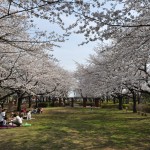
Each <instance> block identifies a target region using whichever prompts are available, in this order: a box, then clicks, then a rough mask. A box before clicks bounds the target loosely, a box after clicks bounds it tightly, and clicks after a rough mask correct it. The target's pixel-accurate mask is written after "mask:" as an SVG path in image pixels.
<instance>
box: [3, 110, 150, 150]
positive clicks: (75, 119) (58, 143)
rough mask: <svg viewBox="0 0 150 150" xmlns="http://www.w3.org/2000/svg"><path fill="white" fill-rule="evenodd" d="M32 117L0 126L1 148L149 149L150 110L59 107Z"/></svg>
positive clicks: (24, 149)
mask: <svg viewBox="0 0 150 150" xmlns="http://www.w3.org/2000/svg"><path fill="white" fill-rule="evenodd" d="M32 117H33V118H35V119H32V120H29V121H26V120H23V122H24V123H26V122H27V123H30V124H32V126H29V127H16V128H11V129H0V150H150V114H148V116H140V115H138V114H137V113H132V112H130V111H128V112H126V111H125V110H122V111H119V110H116V109H102V108H95V109H94V108H93V110H91V109H90V108H61V107H56V108H45V109H44V113H43V114H35V115H33V116H32Z"/></svg>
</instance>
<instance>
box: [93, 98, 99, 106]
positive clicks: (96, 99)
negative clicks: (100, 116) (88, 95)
mask: <svg viewBox="0 0 150 150" xmlns="http://www.w3.org/2000/svg"><path fill="white" fill-rule="evenodd" d="M94 101H95V107H99V98H95V99H94Z"/></svg>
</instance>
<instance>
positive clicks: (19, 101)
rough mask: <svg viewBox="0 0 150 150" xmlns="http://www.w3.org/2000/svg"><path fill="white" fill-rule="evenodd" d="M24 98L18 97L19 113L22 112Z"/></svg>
mask: <svg viewBox="0 0 150 150" xmlns="http://www.w3.org/2000/svg"><path fill="white" fill-rule="evenodd" d="M21 104H22V97H18V104H17V111H21Z"/></svg>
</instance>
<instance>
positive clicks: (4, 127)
mask: <svg viewBox="0 0 150 150" xmlns="http://www.w3.org/2000/svg"><path fill="white" fill-rule="evenodd" d="M16 127H18V126H1V127H0V129H10V128H16Z"/></svg>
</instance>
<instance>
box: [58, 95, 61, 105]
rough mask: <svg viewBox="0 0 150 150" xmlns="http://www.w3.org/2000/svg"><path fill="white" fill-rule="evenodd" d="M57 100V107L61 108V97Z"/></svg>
mask: <svg viewBox="0 0 150 150" xmlns="http://www.w3.org/2000/svg"><path fill="white" fill-rule="evenodd" d="M58 99H59V107H61V97H59V98H58Z"/></svg>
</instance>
